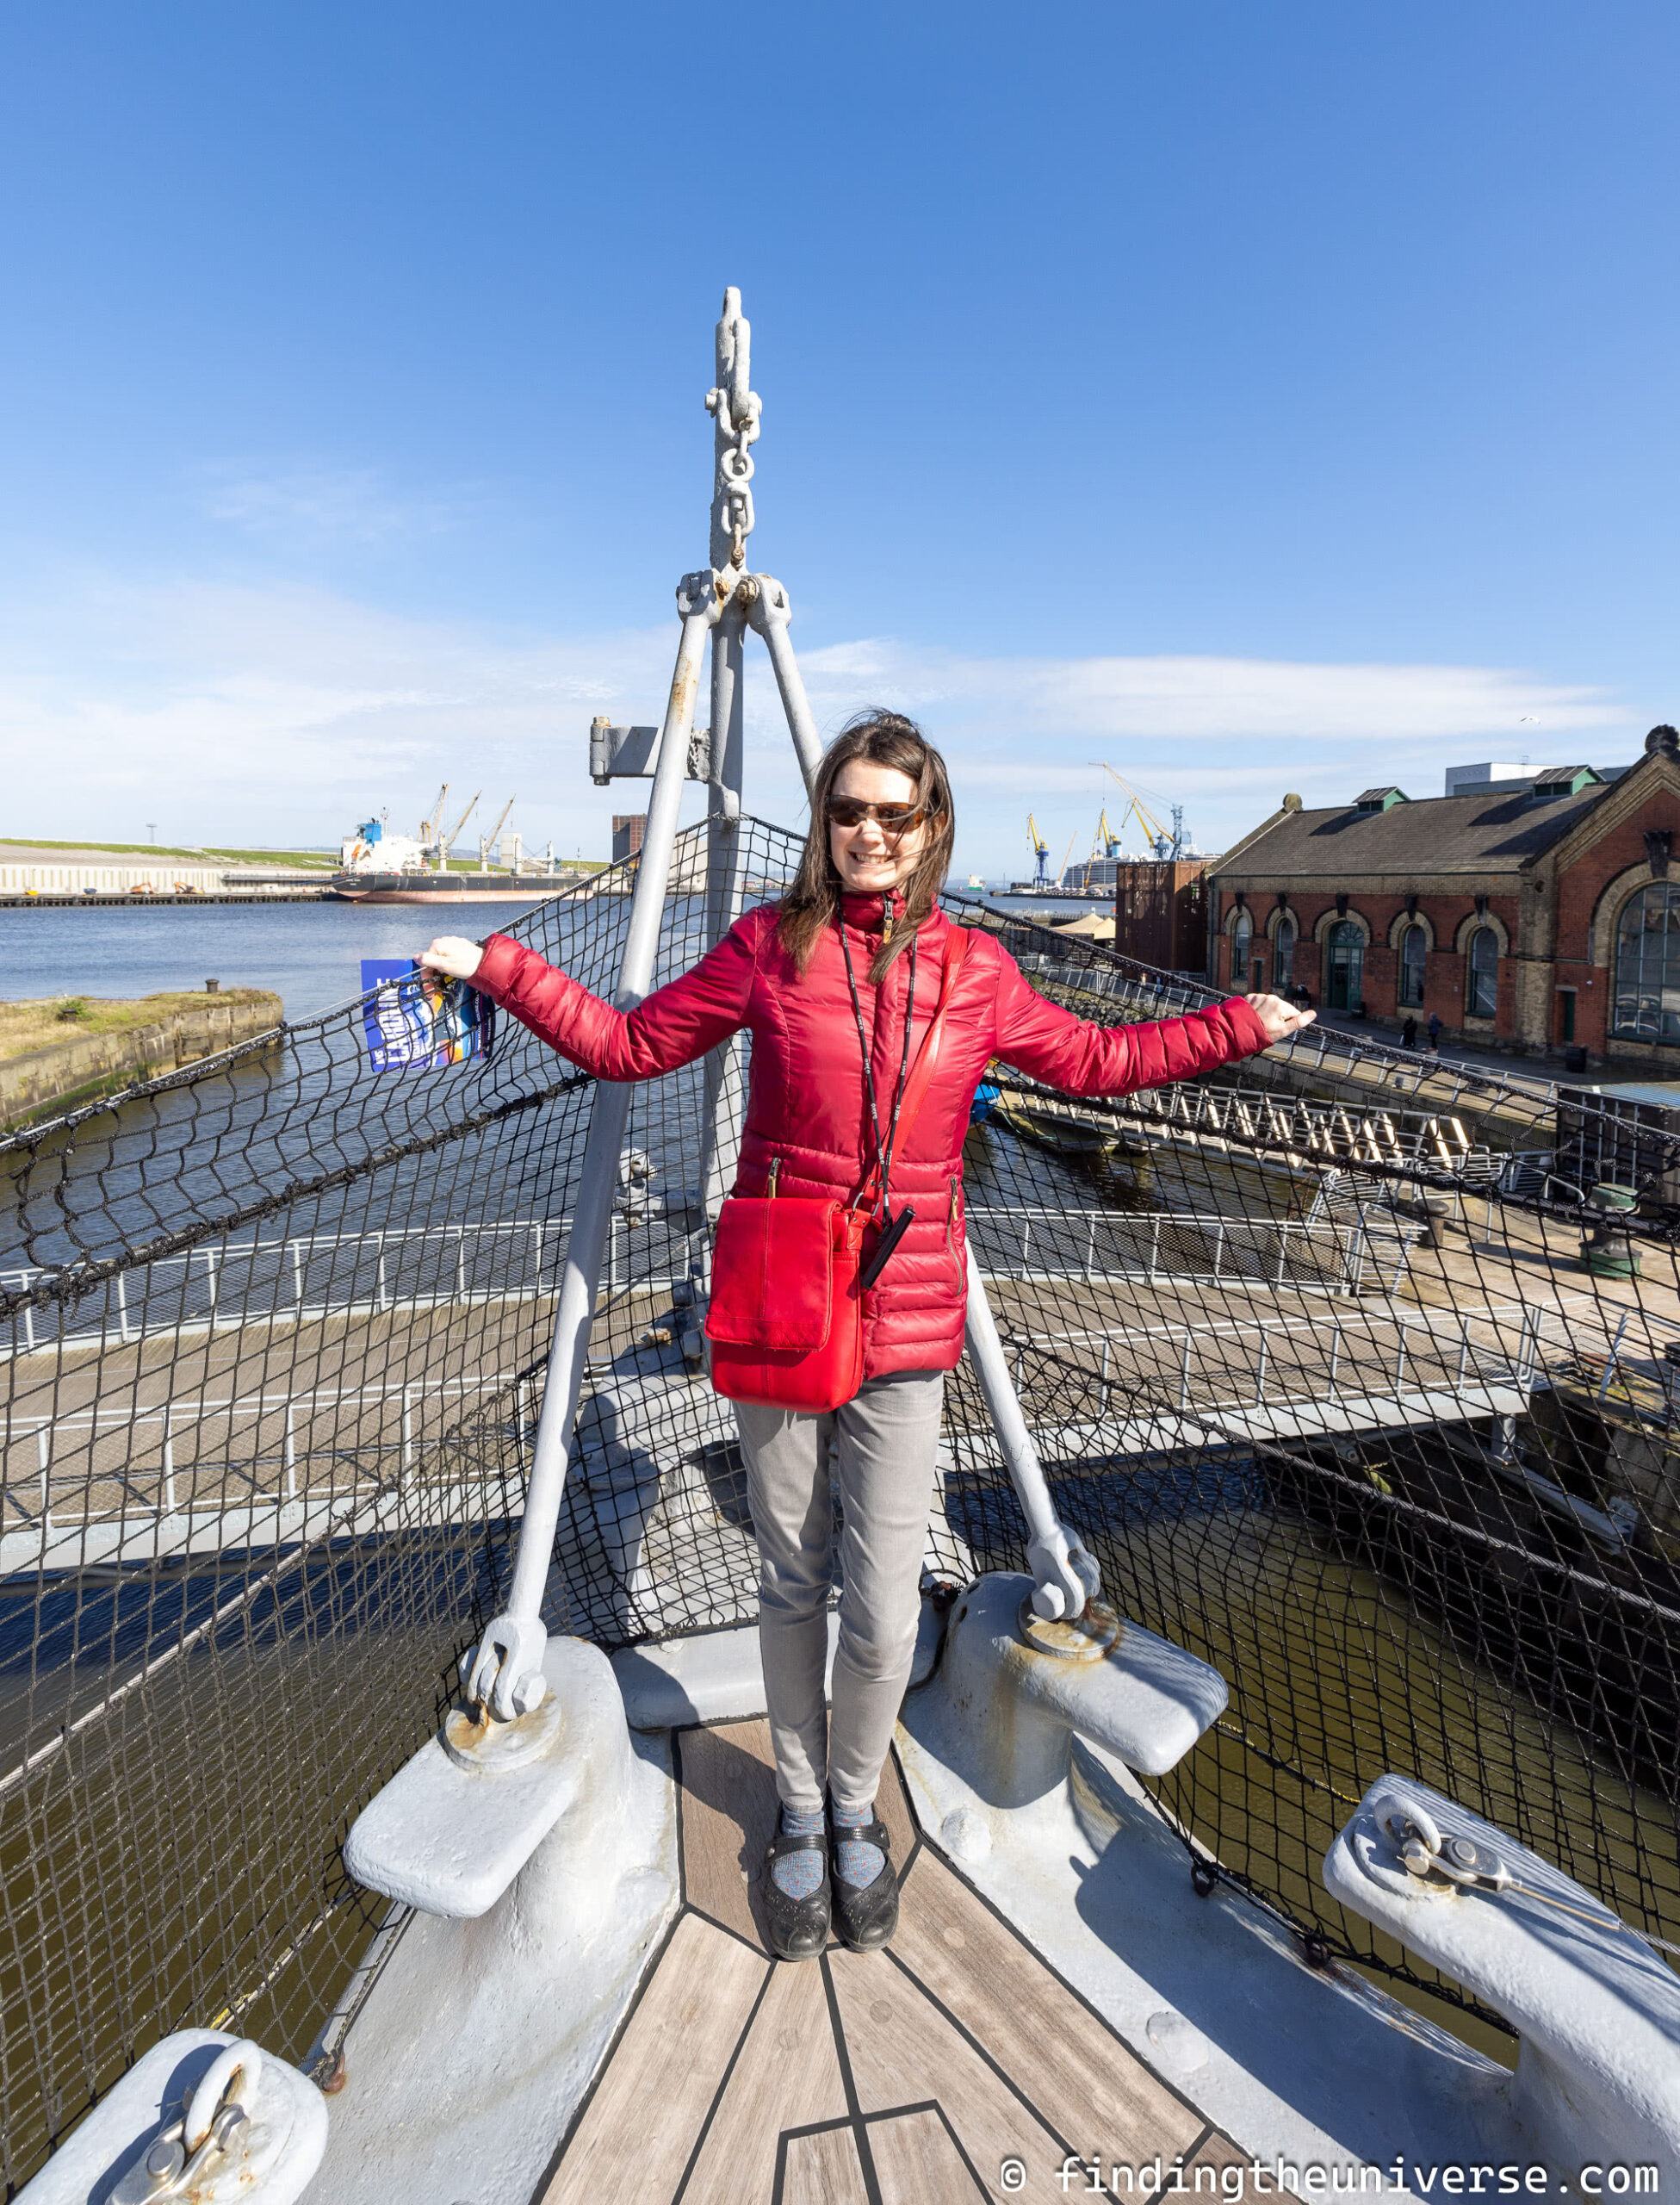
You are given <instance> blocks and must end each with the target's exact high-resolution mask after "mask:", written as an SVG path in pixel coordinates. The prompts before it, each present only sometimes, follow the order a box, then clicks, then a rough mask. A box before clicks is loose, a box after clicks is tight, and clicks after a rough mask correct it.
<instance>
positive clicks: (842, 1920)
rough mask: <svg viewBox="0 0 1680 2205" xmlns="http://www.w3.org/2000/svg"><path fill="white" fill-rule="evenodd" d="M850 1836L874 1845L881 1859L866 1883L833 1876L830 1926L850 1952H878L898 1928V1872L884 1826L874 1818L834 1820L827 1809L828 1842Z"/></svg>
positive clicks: (862, 1843)
mask: <svg viewBox="0 0 1680 2205" xmlns="http://www.w3.org/2000/svg"><path fill="white" fill-rule="evenodd" d="M845 1838H851V1839H853V1840H854V1841H856V1842H858V1843H859V1844H861V1845H878V1846H879V1847H880V1848H881V1852H882V1855H883V1861H882V1866H881V1867H880V1868H879V1869H878V1870H877V1873H875V1875H873V1876H872V1877H871V1879H870V1880H869V1882H868V1883H866V1884H848V1883H847V1882H846V1880H845V1879H844V1878H843V1877H840V1876H836V1877H835V1878H834V1928H835V1929H836V1930H837V1931H838V1932H839V1934H840V1941H841V1942H842V1943H844V1944H847V1945H850V1947H852V1951H853V1952H854V1953H875V1952H879V1950H880V1949H881V1947H882V1946H883V1945H884V1944H885V1943H887V1941H889V1939H890V1937H891V1935H892V1933H893V1931H894V1930H895V1929H897V1927H898V1875H897V1872H896V1869H895V1868H894V1866H893V1865H892V1855H891V1854H890V1852H889V1850H888V1845H889V1840H888V1837H887V1826H886V1824H885V1823H883V1822H881V1821H880V1820H879V1819H878V1818H877V1820H876V1821H874V1822H867V1823H837V1822H836V1821H835V1820H834V1810H833V1808H832V1807H831V1808H830V1809H829V1811H828V1842H829V1843H830V1844H831V1845H837V1844H839V1843H840V1842H841V1840H842V1839H845Z"/></svg>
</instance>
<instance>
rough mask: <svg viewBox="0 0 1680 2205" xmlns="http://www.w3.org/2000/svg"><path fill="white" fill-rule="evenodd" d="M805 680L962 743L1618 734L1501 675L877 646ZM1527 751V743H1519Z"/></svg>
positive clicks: (814, 656)
mask: <svg viewBox="0 0 1680 2205" xmlns="http://www.w3.org/2000/svg"><path fill="white" fill-rule="evenodd" d="M804 663H805V669H806V674H807V679H808V680H812V681H813V682H814V684H815V683H821V684H822V685H823V686H825V687H829V686H835V685H839V686H842V687H846V688H847V689H849V691H850V692H851V693H853V694H855V693H856V692H857V691H858V689H859V688H860V687H865V688H869V689H870V690H871V693H872V694H873V693H876V692H880V693H882V695H883V699H887V698H890V699H891V701H894V702H901V701H903V700H908V699H919V700H921V709H922V710H923V711H924V712H926V713H927V715H928V716H929V717H930V718H931V717H933V715H934V714H935V712H936V711H949V712H951V713H952V715H953V716H956V717H959V718H960V721H961V724H963V726H964V730H965V731H966V732H969V733H970V734H974V735H978V734H981V733H983V732H986V733H990V732H995V733H997V734H998V735H1001V736H1014V735H1019V734H1023V733H1025V734H1046V735H1065V736H1096V737H1100V736H1113V737H1116V738H1118V737H1121V736H1125V737H1126V738H1128V739H1131V738H1136V737H1139V736H1142V737H1144V738H1149V737H1172V738H1180V737H1183V736H1207V737H1212V738H1214V739H1218V738H1221V737H1225V738H1230V737H1237V736H1276V737H1278V738H1280V739H1281V740H1285V741H1288V742H1319V741H1323V740H1340V741H1349V740H1352V741H1360V740H1367V739H1369V740H1373V741H1379V742H1406V743H1410V742H1464V741H1466V739H1469V738H1471V737H1473V736H1484V735H1486V736H1492V735H1497V736H1499V737H1500V739H1501V740H1502V741H1504V742H1508V743H1509V742H1511V741H1513V740H1515V739H1516V735H1517V733H1518V731H1519V730H1518V722H1519V721H1520V720H1522V721H1527V722H1529V723H1531V724H1532V726H1533V730H1534V735H1533V739H1534V741H1537V742H1544V741H1546V740H1547V738H1548V736H1549V735H1550V734H1552V733H1553V732H1560V731H1562V730H1586V729H1589V728H1598V727H1609V726H1612V725H1615V724H1620V723H1621V721H1622V720H1623V718H1624V717H1625V715H1624V714H1623V713H1622V711H1621V710H1619V709H1618V707H1617V706H1616V705H1615V703H1614V701H1613V700H1611V699H1609V698H1607V697H1606V696H1605V694H1604V693H1603V691H1602V690H1598V689H1589V688H1584V687H1579V686H1568V687H1566V686H1560V685H1559V684H1557V683H1553V682H1545V681H1540V680H1535V679H1534V677H1533V676H1531V675H1528V674H1522V673H1519V672H1516V671H1515V670H1513V669H1510V668H1501V667H1478V666H1405V665H1384V664H1381V663H1375V664H1366V665H1348V666H1342V665H1333V664H1332V665H1324V664H1312V663H1305V664H1304V663H1301V662H1294V661H1291V660H1286V659H1244V658H1209V657H1195V656H1182V657H1174V658H1150V657H1137V658H1119V657H1092V658H1073V659H1067V658H1061V659H1045V658H1032V657H1009V658H1001V657H999V658H985V657H959V656H958V655H956V654H954V653H950V652H945V651H939V650H918V649H914V648H913V647H911V646H908V645H906V644H902V643H893V642H890V641H888V640H884V639H882V638H871V639H869V640H867V641H864V642H859V643H837V644H832V645H829V646H828V647H827V648H825V649H821V650H817V651H813V652H812V653H811V654H810V655H809V657H808V658H807V659H806V661H805V662H804ZM1525 739H1526V737H1525Z"/></svg>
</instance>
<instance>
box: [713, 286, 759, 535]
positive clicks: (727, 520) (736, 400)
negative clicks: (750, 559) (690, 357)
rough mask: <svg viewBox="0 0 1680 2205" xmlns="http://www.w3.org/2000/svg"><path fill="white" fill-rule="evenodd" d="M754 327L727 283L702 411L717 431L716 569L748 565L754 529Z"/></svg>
mask: <svg viewBox="0 0 1680 2205" xmlns="http://www.w3.org/2000/svg"><path fill="white" fill-rule="evenodd" d="M752 347H753V325H752V324H751V322H749V321H748V320H747V317H746V316H745V314H742V312H741V293H740V292H739V291H738V290H737V289H735V286H734V285H733V284H731V285H730V286H729V288H728V289H727V290H726V291H725V292H724V294H723V314H722V319H721V320H720V321H719V322H718V325H717V363H718V382H717V384H716V387H715V388H713V389H711V390H709V391H708V392H707V393H706V411H707V413H710V415H711V417H712V420H713V423H714V424H715V425H716V451H717V481H716V488H715V490H714V492H713V494H712V507H711V562H712V564H713V566H714V567H719V568H722V567H726V566H727V567H734V568H735V569H736V570H737V572H739V571H741V569H743V568H745V566H746V564H747V537H749V536H750V535H751V534H752V533H753V491H752V481H753V454H752V450H751V447H752V446H753V444H756V443H757V442H758V440H759V414H760V413H761V411H762V408H761V407H760V406H759V397H758V393H757V392H756V391H754V390H752V389H750V388H748V385H749V383H750V382H751V380H752V370H753V350H752Z"/></svg>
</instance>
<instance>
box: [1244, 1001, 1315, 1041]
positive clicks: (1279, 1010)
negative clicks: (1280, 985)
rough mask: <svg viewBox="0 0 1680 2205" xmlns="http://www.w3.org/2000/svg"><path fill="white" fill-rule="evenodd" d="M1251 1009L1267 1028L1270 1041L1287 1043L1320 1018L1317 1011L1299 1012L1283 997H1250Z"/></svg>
mask: <svg viewBox="0 0 1680 2205" xmlns="http://www.w3.org/2000/svg"><path fill="white" fill-rule="evenodd" d="M1247 1002H1248V1006H1249V1009H1250V1010H1251V1011H1253V1013H1254V1015H1255V1017H1256V1018H1257V1019H1258V1020H1259V1021H1260V1022H1261V1024H1262V1026H1263V1027H1264V1028H1266V1038H1267V1040H1268V1041H1286V1040H1288V1038H1289V1036H1290V1035H1291V1034H1299V1032H1300V1031H1301V1029H1302V1028H1303V1027H1306V1026H1311V1023H1312V1022H1313V1020H1314V1019H1315V1018H1317V1016H1318V1014H1317V1011H1316V1010H1297V1009H1296V1008H1295V1006H1294V1004H1293V1003H1286V1002H1285V1001H1284V999H1283V997H1281V996H1264V995H1261V996H1249V997H1247Z"/></svg>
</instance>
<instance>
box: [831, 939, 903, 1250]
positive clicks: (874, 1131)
mask: <svg viewBox="0 0 1680 2205" xmlns="http://www.w3.org/2000/svg"><path fill="white" fill-rule="evenodd" d="M840 953H841V955H842V956H843V957H844V958H845V960H846V986H847V987H848V988H849V989H850V990H851V991H852V1017H853V1019H854V1020H855V1021H856V1022H857V1028H858V1046H859V1048H860V1049H861V1050H862V1051H863V1054H864V1095H865V1099H866V1100H867V1102H868V1103H869V1129H870V1133H871V1135H872V1137H873V1139H874V1142H875V1154H876V1158H877V1161H878V1162H879V1164H880V1166H881V1202H880V1208H878V1209H877V1211H876V1213H875V1214H876V1216H877V1218H880V1217H885V1218H887V1219H888V1220H889V1221H890V1219H891V1216H892V1212H891V1211H890V1209H889V1208H888V1207H887V1182H888V1180H889V1179H890V1177H891V1174H892V1151H893V1143H894V1142H895V1141H896V1140H897V1138H898V1113H899V1110H900V1109H901V1107H902V1103H903V1101H904V1089H905V1086H906V1084H907V1083H908V1079H909V1076H910V1018H911V1014H912V1012H913V1011H914V1009H915V1007H916V937H915V935H911V936H910V982H909V988H908V992H907V993H906V996H905V998H904V1050H903V1054H902V1057H901V1058H900V1059H899V1065H898V1084H897V1085H896V1087H895V1088H894V1090H893V1097H892V1109H890V1111H889V1112H888V1113H887V1137H886V1139H885V1140H882V1138H881V1120H880V1116H879V1114H878V1113H877V1110H876V1108H875V1074H874V1068H873V1067H872V1065H871V1063H870V1050H869V1036H868V1034H865V1031H864V1008H863V1004H862V1003H860V1002H859V997H858V976H857V974H856V973H855V972H853V971H852V945H851V944H850V942H848V941H847V940H846V920H845V918H844V916H842V917H841V920H840ZM876 1016H877V1018H878V1017H879V1016H880V997H879V994H878V992H877V997H876ZM864 1176H865V1178H866V1177H868V1176H869V1175H868V1173H867V1171H865V1175H864Z"/></svg>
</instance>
